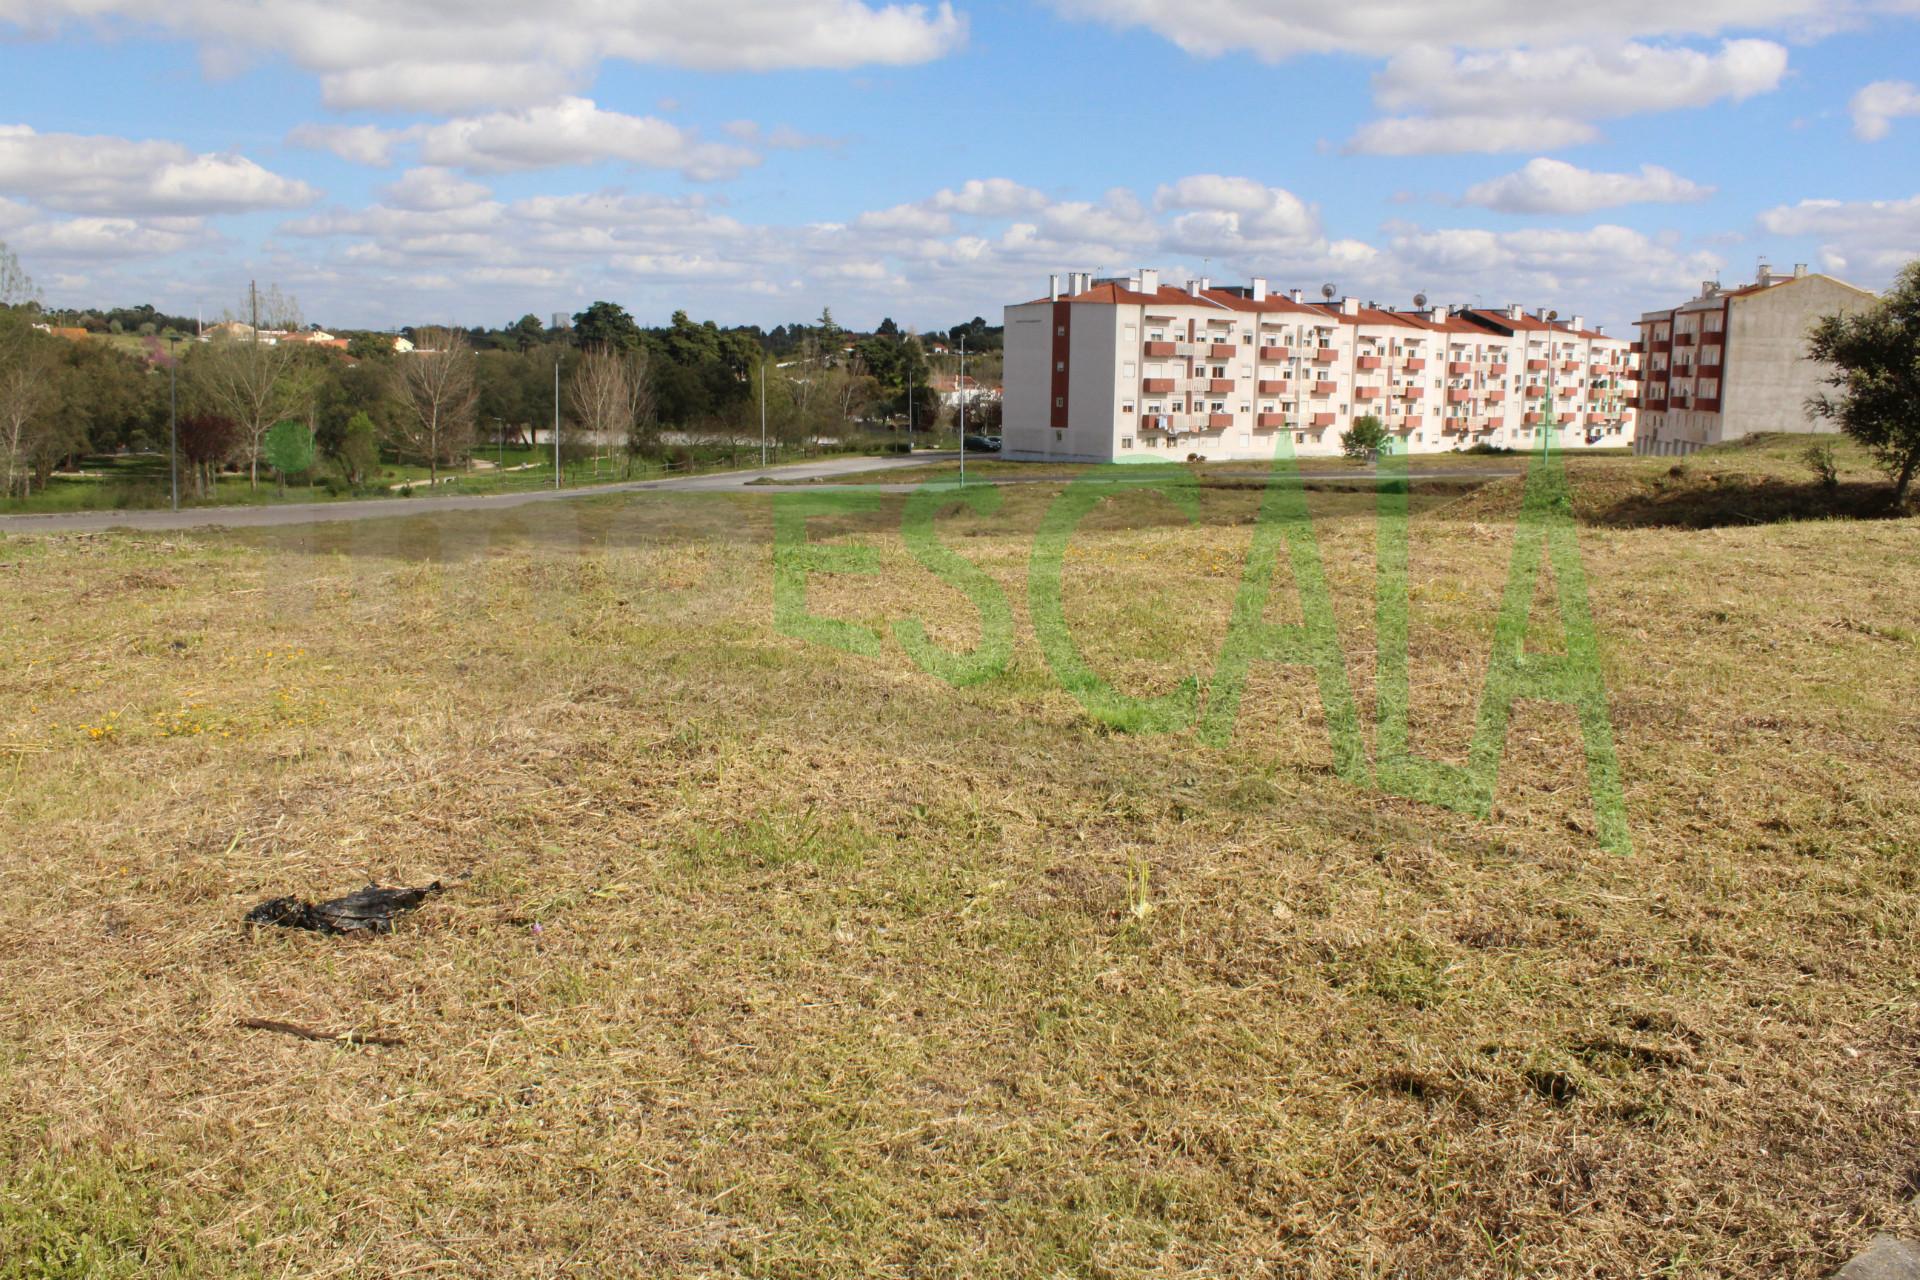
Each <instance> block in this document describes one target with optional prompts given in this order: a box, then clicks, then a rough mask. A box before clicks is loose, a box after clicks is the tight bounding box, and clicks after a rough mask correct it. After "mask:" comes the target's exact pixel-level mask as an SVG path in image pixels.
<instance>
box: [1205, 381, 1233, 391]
mask: <svg viewBox="0 0 1920 1280" xmlns="http://www.w3.org/2000/svg"><path fill="white" fill-rule="evenodd" d="M1207 390H1208V391H1209V392H1211V393H1212V394H1214V395H1225V394H1227V393H1228V392H1230V391H1232V390H1233V379H1232V378H1208V379H1207Z"/></svg>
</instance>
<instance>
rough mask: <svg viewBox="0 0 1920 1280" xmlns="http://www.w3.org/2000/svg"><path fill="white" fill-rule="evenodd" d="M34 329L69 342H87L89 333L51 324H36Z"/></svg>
mask: <svg viewBox="0 0 1920 1280" xmlns="http://www.w3.org/2000/svg"><path fill="white" fill-rule="evenodd" d="M33 327H34V328H36V329H38V330H39V331H40V332H42V333H45V334H51V335H52V336H53V337H56V338H65V339H66V340H67V341H68V342H85V341H86V340H87V331H86V330H85V329H79V328H74V327H71V326H64V325H51V324H36V325H34V326H33Z"/></svg>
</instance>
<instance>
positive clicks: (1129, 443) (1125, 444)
mask: <svg viewBox="0 0 1920 1280" xmlns="http://www.w3.org/2000/svg"><path fill="white" fill-rule="evenodd" d="M1120 447H1121V448H1122V449H1131V448H1133V437H1132V436H1121V437H1120Z"/></svg>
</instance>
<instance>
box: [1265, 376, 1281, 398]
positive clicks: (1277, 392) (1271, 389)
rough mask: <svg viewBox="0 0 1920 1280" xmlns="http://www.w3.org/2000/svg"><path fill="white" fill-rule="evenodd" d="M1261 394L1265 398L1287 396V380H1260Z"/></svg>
mask: <svg viewBox="0 0 1920 1280" xmlns="http://www.w3.org/2000/svg"><path fill="white" fill-rule="evenodd" d="M1260 394H1261V395H1263V396H1283V395H1285V394H1287V383H1286V380H1285V379H1284V378H1279V379H1276V378H1262V379H1261V380H1260Z"/></svg>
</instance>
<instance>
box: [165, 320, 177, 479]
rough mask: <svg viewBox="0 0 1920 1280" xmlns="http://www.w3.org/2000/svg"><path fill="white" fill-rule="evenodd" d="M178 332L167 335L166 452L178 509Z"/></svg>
mask: <svg viewBox="0 0 1920 1280" xmlns="http://www.w3.org/2000/svg"><path fill="white" fill-rule="evenodd" d="M179 341H180V336H179V335H178V334H169V335H168V336H167V439H168V442H169V443H168V448H167V453H168V456H169V458H170V460H171V462H170V468H169V469H170V470H171V471H172V473H173V484H172V490H173V509H174V510H175V511H178V510H179V509H180V357H179V356H177V355H175V354H174V351H175V347H176V345H177V344H178V343H179Z"/></svg>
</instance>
